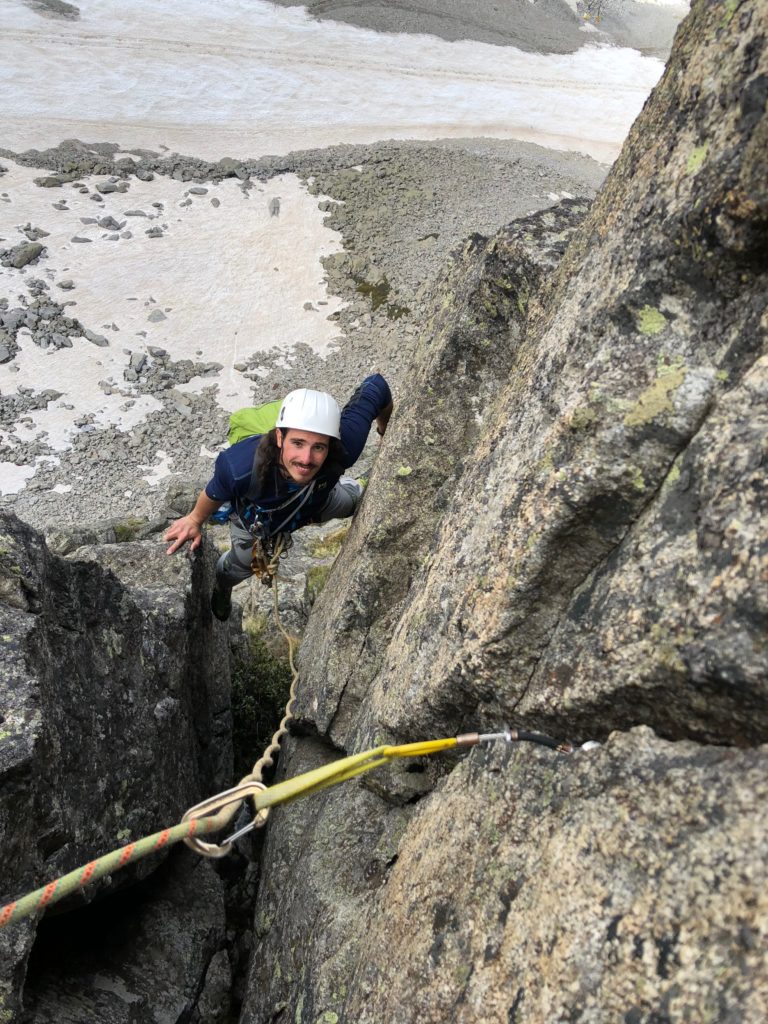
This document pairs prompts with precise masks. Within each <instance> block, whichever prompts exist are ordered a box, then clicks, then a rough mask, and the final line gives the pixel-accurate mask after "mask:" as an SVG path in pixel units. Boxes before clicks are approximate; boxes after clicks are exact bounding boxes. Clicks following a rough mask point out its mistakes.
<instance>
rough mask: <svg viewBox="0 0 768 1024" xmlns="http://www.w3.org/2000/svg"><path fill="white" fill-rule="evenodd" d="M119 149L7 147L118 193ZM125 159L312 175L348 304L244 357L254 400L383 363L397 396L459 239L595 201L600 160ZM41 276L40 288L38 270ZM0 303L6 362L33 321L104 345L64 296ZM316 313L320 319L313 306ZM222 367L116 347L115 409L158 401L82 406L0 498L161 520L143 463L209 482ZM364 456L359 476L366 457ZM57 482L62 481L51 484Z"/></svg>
mask: <svg viewBox="0 0 768 1024" xmlns="http://www.w3.org/2000/svg"><path fill="white" fill-rule="evenodd" d="M118 150H119V147H118V146H116V145H115V146H109V145H100V146H84V145H82V144H78V143H67V144H65V145H63V146H61V147H59V148H58V149H56V150H51V151H48V152H47V153H45V154H39V153H28V154H23V155H22V156H21V157H19V158H18V159H20V160H21V161H22V162H26V163H29V164H32V165H33V166H35V167H40V168H45V169H48V170H52V171H54V172H57V173H64V174H68V175H69V174H71V175H73V181H74V179H76V180H77V182H78V183H82V182H83V181H86V182H88V179H89V178H90V177H92V176H93V175H94V174H97V175H99V183H98V184H104V183H105V182H106V183H107V184H109V185H115V186H118V190H119V191H123V190H124V188H129V186H130V178H129V172H134V171H135V170H136V167H135V165H134V164H133V163H132V161H130V160H129V161H124V162H122V161H120V160H117V161H115V160H114V159H113V157H114V154H115V153H116V152H118ZM11 155H13V154H11ZM136 156H138V157H139V158H140V160H141V164H140V166H139V168H138V169H139V170H140V171H142V172H143V173H152V174H153V175H155V174H170V175H172V176H173V177H174V178H175V179H177V180H184V181H186V180H189V181H193V180H194V181H195V182H197V183H201V182H208V181H216V180H220V179H221V178H222V177H229V176H232V177H237V178H240V179H241V181H243V183H244V185H247V184H248V183H249V182H250V181H251V180H261V181H265V180H268V179H269V178H270V177H272V176H273V175H275V174H278V173H284V172H286V171H288V172H294V173H296V174H298V175H299V176H300V177H302V178H303V179H304V180H306V181H307V182H309V183H310V189H311V190H312V191H313V192H314V193H315V194H317V195H318V197H327V198H319V200H318V201H319V202H320V205H321V208H322V209H324V210H325V211H326V212H327V221H326V222H327V224H328V226H329V227H332V228H334V229H336V230H338V231H340V232H341V234H342V237H343V243H344V251H343V252H341V253H337V254H334V255H332V256H330V257H328V258H327V259H326V260H325V261H324V264H325V270H326V275H327V278H328V283H329V291H331V292H333V293H336V294H338V295H341V296H342V297H343V298H344V299H345V301H346V302H347V303H348V305H347V307H346V308H345V309H344V310H342V311H341V312H340V313H337V314H334V316H335V319H336V320H337V323H338V327H339V337H340V340H339V344H338V347H337V348H336V349H335V350H334V351H332V352H331V353H330V354H329V355H326V356H325V357H324V358H321V357H320V356H318V355H317V354H316V353H315V352H314V351H313V350H312V349H311V348H310V347H309V345H304V344H301V345H297V346H296V347H295V348H294V349H293V350H292V351H291V352H289V354H288V366H287V367H286V366H285V358H286V353H285V351H284V350H282V349H274V350H273V351H271V352H267V353H257V354H254V355H252V356H251V357H250V358H249V359H244V360H243V367H244V371H245V373H246V374H250V375H252V379H253V402H254V404H259V403H261V402H264V401H272V400H274V398H275V397H276V396H280V395H283V394H285V393H286V392H288V391H289V390H291V389H292V388H294V387H299V386H313V387H317V388H320V389H323V390H328V391H330V392H332V393H333V394H335V395H336V396H337V397H338V398H339V400H341V401H343V400H344V399H345V398H346V396H348V395H349V394H350V393H351V392H352V391H353V390H354V388H355V387H356V385H357V384H358V383H359V381H360V380H361V378H362V377H364V376H365V375H366V374H368V373H371V372H373V371H374V370H378V371H381V372H383V373H385V374H386V376H387V378H388V379H389V380H390V382H391V384H392V386H393V389H394V391H395V395H396V396H397V393H398V390H399V389H401V388H402V387H404V386H406V385H407V372H408V368H409V365H410V363H411V359H412V356H413V353H414V350H415V349H416V347H417V345H418V344H419V340H420V336H421V331H422V323H423V320H424V317H423V307H422V305H421V298H420V296H421V294H422V291H423V289H424V288H425V286H427V285H428V284H429V282H430V281H431V280H432V278H433V277H434V275H435V274H436V272H437V270H438V268H439V267H440V266H441V265H442V264H443V263H444V262H445V260H446V259H447V258H448V256H449V254H450V252H451V251H452V250H453V249H454V248H455V247H456V246H458V245H459V244H460V243H461V242H462V240H463V239H465V238H466V237H468V236H469V235H471V234H473V233H478V232H479V233H482V234H491V233H493V232H495V231H496V230H497V229H498V228H500V227H501V226H502V225H503V224H505V223H507V222H509V221H510V220H513V219H514V218H516V217H519V216H522V215H525V214H527V213H530V212H531V211H533V210H535V209H540V208H543V207H546V206H549V205H552V203H553V202H555V201H556V199H557V198H558V197H560V196H561V195H562V194H563V193H567V194H569V195H572V196H583V197H591V196H592V195H593V194H594V192H595V190H596V189H597V187H599V184H600V182H601V180H602V178H603V176H604V173H605V170H606V169H605V168H604V167H602V166H601V165H599V164H597V163H595V162H594V161H593V160H590V159H589V158H587V157H583V156H580V155H578V154H572V153H571V154H568V153H556V152H554V151H551V150H546V149H543V148H541V147H538V146H534V145H530V144H527V143H520V142H514V141H499V140H486V139H467V140H444V141H440V142H429V143H417V142H392V143H378V144H375V145H370V146H335V147H332V148H330V149H324V150H312V151H304V152H297V153H291V154H289V155H287V156H285V157H268V158H265V159H263V160H258V161H243V162H238V161H219V162H218V163H217V164H208V163H206V162H204V161H198V160H195V159H192V158H189V159H187V158H182V157H178V156H174V157H172V158H169V159H166V158H161V157H158V156H157V155H155V154H151V153H146V152H141V153H137V154H136ZM127 165H130V167H129V166H127ZM88 183H89V184H92V183H91V182H88ZM98 184H97V186H96V187H98ZM64 187H65V188H66V187H72V186H71V185H69V184H65V186H64ZM194 187H195V188H196V189H197V188H202V187H204V186H203V185H201V184H197V185H195V186H194ZM190 192H192V189H190ZM193 194H194V195H201V194H202V193H201V192H199V191H195V192H193ZM211 215H212V216H215V213H213V211H212V214H211ZM61 284H62V285H63V284H64V282H63V281H62V282H61ZM41 286H42V288H43V289H45V288H46V286H45V285H44V284H43V283H42V282H41ZM59 294H61V293H60V292H59ZM5 305H6V308H5V309H3V308H2V307H1V306H0V331H2V332H3V337H2V338H0V344H2V345H3V346H4V349H5V353H4V355H5V354H7V356H8V357H10V358H11V359H13V356H14V355H15V351H16V348H17V346H16V341H15V337H16V333H17V331H18V330H19V329H20V328H22V327H26V328H28V329H30V330H31V331H32V333H33V337H34V339H35V341H36V343H37V344H40V345H42V346H44V347H51V346H53V347H60V346H65V345H67V344H71V341H70V338H71V337H72V336H73V335H74V334H78V333H79V334H80V335H81V336H83V335H84V336H85V337H87V338H89V340H90V341H91V342H92V343H93V344H96V345H105V344H109V342H108V340H107V339H106V338H105V337H104V335H101V334H97V333H96V332H95V331H94V330H93V327H94V326H100V325H88V324H80V323H79V322H78V321H76V320H75V319H74V318H69V317H68V316H67V311H66V307H65V305H63V304H61V303H58V302H56V301H55V300H54V299H53V298H52V297H51V296H50V294H49V293H48V292H47V291H43V292H42V293H41V295H40V296H39V297H38V298H37V299H35V300H34V302H32V303H30V305H29V308H24V307H12V308H9V307H8V304H7V303H6V304H5ZM317 312H318V316H322V315H323V308H322V304H320V303H318V304H317ZM220 369H221V367H220V365H219V364H217V363H206V364H203V363H199V362H194V361H192V360H178V361H174V360H173V359H172V358H171V356H170V355H169V354H168V353H167V352H164V351H163V350H162V349H155V350H153V352H152V353H150V357H149V358H144V359H142V360H137V359H136V353H133V354H132V355H131V356H126V367H125V371H124V384H123V385H121V387H120V393H121V394H123V395H124V396H125V401H126V405H130V404H131V403H132V402H134V401H135V399H136V397H137V396H138V395H140V394H152V395H153V396H154V397H155V398H158V399H159V400H160V401H161V402H162V403H163V408H162V409H161V410H159V411H157V412H153V413H151V414H150V415H149V416H148V417H147V418H146V419H145V420H144V421H142V423H141V424H140V425H139V426H138V427H136V428H134V429H133V430H131V431H130V432H128V433H122V432H120V431H117V430H115V429H113V428H111V429H108V430H102V429H96V427H95V426H94V425H93V423H92V417H89V415H88V414H87V413H86V414H85V415H84V416H83V417H82V418H81V424H82V425H81V428H80V431H79V434H78V435H77V437H76V438H75V441H74V445H73V448H72V449H71V450H70V451H68V452H64V453H61V454H60V462H59V464H58V465H49V464H47V463H45V462H42V463H41V464H40V468H39V469H38V471H37V473H36V475H35V476H34V478H33V479H32V480H31V481H29V482H28V483H27V486H26V487H25V489H24V490H23V491H21V492H20V493H19V494H18V495H9V496H7V497H5V498H2V499H0V504H2V505H4V506H9V507H11V508H13V510H14V511H15V512H16V513H17V514H18V515H20V516H21V517H22V518H23V519H25V520H27V521H28V522H30V523H32V524H33V525H36V526H41V527H47V526H49V525H51V524H53V523H58V524H59V525H66V524H77V523H82V522H92V521H95V520H101V519H105V518H108V517H110V516H121V517H124V516H140V517H146V518H148V519H152V518H156V517H157V516H162V515H163V514H165V512H166V511H167V510H168V506H169V499H168V494H167V492H168V486H164V485H162V484H161V485H160V486H156V487H151V486H150V485H149V484H148V483H147V482H146V481H144V480H143V479H142V474H145V473H146V472H147V470H146V468H145V467H146V466H148V465H152V464H154V463H155V461H156V452H157V450H158V448H162V449H164V450H165V451H167V452H168V453H169V454H170V455H171V456H172V458H173V470H174V473H176V474H180V476H176V477H175V478H174V479H173V480H172V481H169V485H172V486H173V488H174V489H178V486H179V481H183V482H184V486H185V487H187V488H188V490H189V493H192V492H194V490H195V488H196V487H199V486H201V485H202V484H203V483H204V482H205V480H206V479H207V476H208V473H209V470H210V466H211V462H210V459H206V458H204V457H202V456H201V455H200V449H201V446H204V447H205V448H207V449H209V450H217V449H218V448H220V447H221V445H222V444H223V442H224V440H225V438H226V433H227V414H226V413H224V412H223V411H222V410H221V409H220V408H219V406H218V405H217V402H216V394H215V391H216V389H215V387H214V384H215V380H216V375H217V374H218V372H219V370H220ZM198 375H203V376H209V377H210V378H211V387H210V388H207V389H205V390H204V391H203V392H202V394H199V395H191V394H184V393H182V392H180V391H179V390H178V385H180V384H182V383H185V382H186V381H188V380H190V379H191V378H192V377H193V376H198ZM105 386H107V385H105ZM48 400H50V396H47V397H46V396H42V395H39V394H34V393H32V392H31V390H30V393H29V394H23V395H17V394H14V395H11V396H6V397H4V398H2V399H1V400H0V422H3V423H5V424H6V426H7V425H8V424H9V423H10V422H12V421H15V420H17V419H20V418H22V417H23V416H24V415H25V414H26V413H27V412H28V411H29V410H30V409H33V408H39V407H40V403H42V404H45V401H48ZM371 450H373V449H371ZM49 453H50V452H49V449H48V447H47V445H46V444H45V443H44V441H42V440H37V441H33V442H18V443H14V444H13V445H12V446H11V447H9V448H5V449H0V458H1V459H3V460H10V461H15V462H17V463H29V462H31V461H32V460H34V459H35V458H36V457H37V456H40V455H46V454H49ZM361 466H362V467H363V468H361V469H360V472H363V471H364V466H365V459H364V460H363V462H362V463H361ZM56 484H66V485H68V486H71V488H72V490H71V491H70V492H68V493H66V494H60V493H56V492H53V491H52V490H51V488H52V487H53V486H54V485H56Z"/></svg>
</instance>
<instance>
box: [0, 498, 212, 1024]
mask: <svg viewBox="0 0 768 1024" xmlns="http://www.w3.org/2000/svg"><path fill="white" fill-rule="evenodd" d="M115 529H117V527H116V528H115ZM64 546H66V545H64ZM214 558H215V553H214V552H213V551H212V550H211V549H210V548H209V547H208V546H207V545H206V547H205V548H204V550H203V552H202V555H201V556H199V557H197V558H196V559H194V560H193V561H190V560H188V559H185V558H183V557H179V558H175V559H170V558H168V557H167V556H166V555H165V547H164V545H162V544H161V543H159V542H158V541H157V540H154V541H140V542H136V541H126V542H125V543H122V544H96V545H91V546H89V547H81V548H78V549H76V550H75V551H74V552H72V553H71V555H70V556H69V557H68V558H62V557H59V556H57V555H54V554H52V553H51V552H50V551H49V550H48V548H47V546H46V544H45V541H44V539H43V537H42V536H41V535H40V534H38V533H36V532H35V531H34V530H32V529H31V528H30V527H28V526H26V525H25V524H23V523H22V522H21V521H20V520H18V519H16V518H15V517H14V516H12V515H10V514H2V515H0V619H1V620H2V623H1V629H2V634H3V638H4V653H3V660H2V666H1V667H0V692H1V693H2V708H3V712H2V714H3V721H2V733H0V781H1V783H2V785H0V836H1V837H2V855H1V857H2V871H0V877H2V879H3V883H2V888H3V891H2V894H0V901H2V902H3V903H6V902H8V901H9V900H11V899H15V898H18V897H19V896H20V895H23V894H24V893H25V892H27V891H30V890H32V889H34V888H37V887H38V886H39V885H41V884H42V883H43V882H46V881H50V880H52V879H54V878H57V877H59V876H60V875H62V874H65V873H67V872H69V871H71V870H73V869H74V868H76V867H77V866H79V865H81V864H86V863H87V862H88V861H89V860H91V859H93V858H94V857H95V856H97V855H99V854H103V853H107V852H109V851H110V850H113V849H115V848H116V847H120V846H123V845H125V844H127V843H128V842H129V841H130V840H132V839H138V838H141V837H142V836H144V835H147V834H150V833H152V832H155V831H158V830H159V829H161V828H163V827H165V826H168V825H172V824H175V823H176V822H177V821H178V820H179V819H180V817H181V815H182V814H183V812H184V811H185V810H186V808H187V807H189V806H191V805H192V804H194V803H196V802H197V801H198V800H200V799H201V798H202V797H203V796H207V795H209V794H210V793H212V792H217V791H218V790H220V789H222V788H226V787H227V786H228V785H230V784H231V727H230V712H229V689H228V688H229V678H228V671H227V665H228V646H227V643H226V636H225V634H224V631H223V630H221V628H220V627H219V626H218V624H215V623H214V620H213V619H212V617H211V614H210V612H209V610H208V606H207V593H208V589H209V582H208V580H209V577H210V574H211V572H212V567H213V562H214ZM156 866H157V859H156V858H155V859H154V860H147V859H145V860H141V861H138V862H136V864H135V865H133V866H129V867H127V868H125V869H124V870H123V871H121V872H118V873H116V874H115V875H114V876H112V877H107V878H106V879H104V880H102V881H101V882H98V883H96V884H94V885H92V886H90V887H86V888H85V889H83V890H81V891H80V892H79V893H78V894H76V895H73V896H71V897H69V898H68V900H67V901H66V902H65V903H62V904H60V905H59V908H63V909H70V910H72V909H74V908H77V907H78V906H82V905H83V904H84V903H89V902H90V901H91V900H93V899H94V897H96V896H104V895H105V894H106V893H107V892H108V891H109V890H111V889H113V888H114V887H115V886H122V885H125V884H128V883H130V882H132V881H135V880H136V879H139V878H142V877H145V876H147V875H148V874H149V873H150V872H151V871H152V870H153V869H154V867H156ZM73 927H75V926H74V925H73ZM34 933H35V921H34V919H31V920H27V921H26V922H21V923H20V924H18V925H12V926H10V927H9V928H8V929H6V930H5V931H2V932H0V948H2V952H3V955H2V958H0V962H2V968H0V1000H2V999H4V1002H0V1006H1V1007H2V1008H3V1010H4V1011H7V1012H10V1013H13V1012H14V1009H17V1008H18V1004H19V993H20V990H21V986H22V983H23V978H24V971H25V963H26V957H27V955H28V953H29V949H30V947H31V943H32V940H33V937H34Z"/></svg>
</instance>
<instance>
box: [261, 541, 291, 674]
mask: <svg viewBox="0 0 768 1024" xmlns="http://www.w3.org/2000/svg"><path fill="white" fill-rule="evenodd" d="M292 545H293V538H292V537H291V535H290V533H275V534H273V535H272V536H271V537H255V538H254V541H253V547H252V548H251V572H252V573H253V575H254V576H256V577H257V578H258V579H260V580H261V582H262V583H264V584H265V585H266V586H269V585H271V584H272V583H273V581H274V582H275V587H276V585H277V570H278V569H279V567H280V559H281V557H282V556H283V555H284V554H286V553H287V551H288V549H289V548H290V547H291V546H292ZM275 619H276V621H277V626H278V629H279V630H280V631H281V633H282V634H283V636H284V637H285V638H286V640H287V641H288V658H289V660H291V659H292V658H293V641H292V638H291V637H290V636H289V635H288V634H287V633H286V632H285V630H284V629H283V627H282V625H281V623H280V614H279V612H278V610H277V592H276V591H275Z"/></svg>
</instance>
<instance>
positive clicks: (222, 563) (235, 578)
mask: <svg viewBox="0 0 768 1024" xmlns="http://www.w3.org/2000/svg"><path fill="white" fill-rule="evenodd" d="M362 496H363V488H362V487H361V486H360V484H359V483H358V482H357V480H353V479H352V477H351V476H343V477H342V478H341V479H340V480H339V482H338V483H337V484H336V486H335V487H334V488H333V490H332V491H331V493H330V494H329V495H328V501H326V503H325V504H324V505H323V507H322V508H321V509H320V513H319V515H318V518H317V521H318V522H320V523H327V522H328V520H329V519H348V518H349V517H350V516H351V515H352V514H353V513H354V511H355V509H356V508H357V506H358V505H359V504H360V499H361V498H362ZM229 534H230V539H231V542H232V547H231V548H230V549H229V551H227V553H226V554H224V555H222V556H221V558H220V559H219V560H218V562H217V563H216V582H217V583H218V584H219V585H220V586H224V587H234V586H235V584H237V583H242V582H243V580H247V579H248V578H249V577H250V575H251V551H252V549H253V537H252V536H251V535H250V533H249V532H248V531H247V530H246V529H244V528H243V527H242V526H240V525H238V524H237V523H235V522H232V523H230V526H229Z"/></svg>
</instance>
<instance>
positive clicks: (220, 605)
mask: <svg viewBox="0 0 768 1024" xmlns="http://www.w3.org/2000/svg"><path fill="white" fill-rule="evenodd" d="M211 611H212V612H213V614H214V615H215V616H216V618H217V619H218V620H219V622H226V621H227V619H228V618H229V616H230V615H231V614H232V588H231V587H220V586H219V584H218V583H217V584H216V585H215V586H214V588H213V591H212V593H211Z"/></svg>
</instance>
